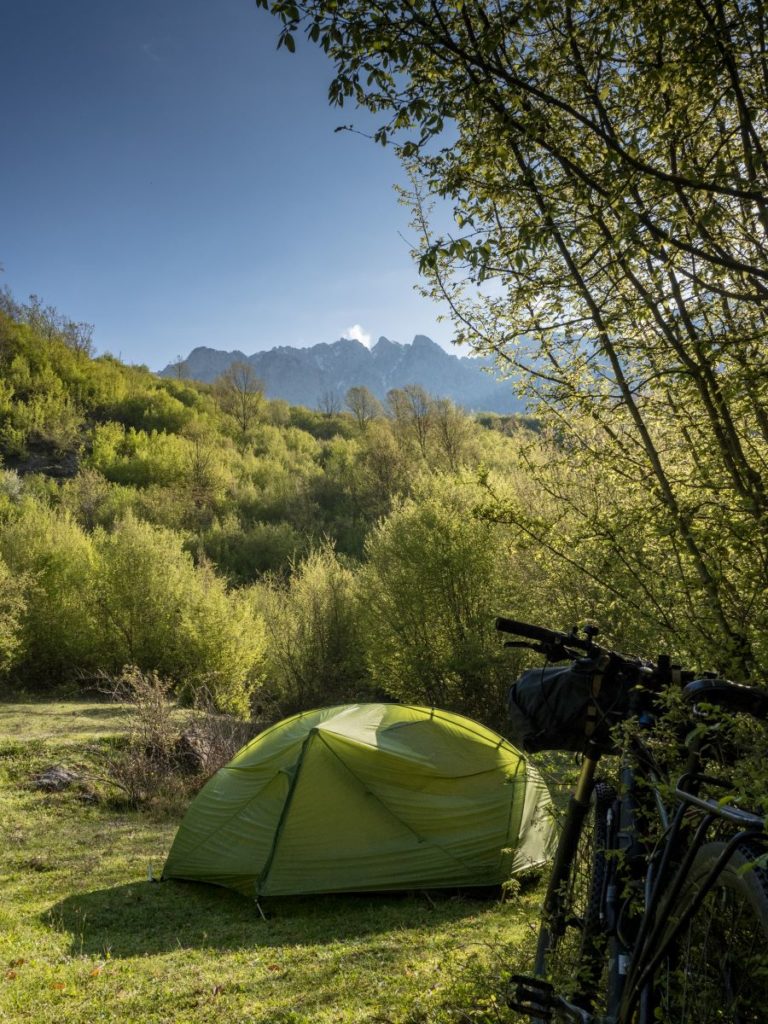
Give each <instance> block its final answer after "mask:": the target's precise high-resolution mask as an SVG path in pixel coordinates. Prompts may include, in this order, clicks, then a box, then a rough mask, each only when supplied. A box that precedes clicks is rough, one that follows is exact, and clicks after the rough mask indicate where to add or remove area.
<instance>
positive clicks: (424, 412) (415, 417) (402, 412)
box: [387, 384, 433, 459]
mask: <svg viewBox="0 0 768 1024" xmlns="http://www.w3.org/2000/svg"><path fill="white" fill-rule="evenodd" d="M387 403H388V405H389V408H390V410H391V412H392V417H393V419H394V421H395V429H396V431H397V433H398V434H399V436H400V438H401V439H402V440H403V441H406V442H409V443H413V444H415V445H416V447H417V448H418V450H419V452H420V453H421V457H422V458H423V459H426V457H427V441H428V439H429V436H430V434H431V432H432V425H433V404H432V399H431V398H430V397H429V395H428V394H427V392H426V391H425V390H424V388H423V387H421V385H420V384H406V385H405V387H402V388H392V390H391V391H389V392H387Z"/></svg>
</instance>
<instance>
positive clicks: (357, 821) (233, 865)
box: [163, 704, 552, 898]
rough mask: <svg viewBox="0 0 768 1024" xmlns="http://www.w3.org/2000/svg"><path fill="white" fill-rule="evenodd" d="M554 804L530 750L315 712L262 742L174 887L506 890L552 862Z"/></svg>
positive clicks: (464, 723) (189, 819) (200, 824)
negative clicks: (182, 883) (186, 883)
mask: <svg viewBox="0 0 768 1024" xmlns="http://www.w3.org/2000/svg"><path fill="white" fill-rule="evenodd" d="M551 832H552V816H551V813H550V799H549V795H548V793H547V790H546V787H545V786H544V783H543V782H542V780H541V778H540V776H539V775H538V774H537V773H536V771H535V769H534V768H532V766H531V765H529V764H528V763H527V761H526V759H525V757H524V755H522V754H521V753H520V752H519V751H518V750H516V749H515V748H514V747H513V746H512V745H511V744H510V743H508V742H507V741H506V740H505V739H503V738H502V737H501V736H499V735H497V734H496V733H494V732H492V731H491V730H490V729H487V728H485V726H483V725H480V724H479V723H478V722H474V721H472V720H471V719H469V718H465V717H463V716H462V715H457V714H453V713H452V712H449V711H439V710H437V709H435V708H424V707H412V706H410V705H403V704H350V705H342V706H339V707H332V708H323V709H322V710H319V711H307V712H304V713H303V714H299V715H295V716H294V717H293V718H288V719H286V720H285V721H282V722H279V723H278V724H277V725H274V726H272V728H270V729H267V730H266V731H265V732H263V733H261V735H259V736H257V737H256V739H254V740H253V741H252V742H251V743H249V744H248V745H247V746H245V747H243V749H242V750H241V751H240V752H239V753H238V754H236V755H235V757H234V758H233V759H232V761H230V763H229V764H228V765H227V766H226V767H225V768H222V769H221V770H220V771H218V772H217V773H216V774H215V775H214V776H213V778H211V779H210V781H209V782H208V783H207V784H206V786H205V787H204V788H203V789H202V790H201V792H200V793H199V794H198V796H197V797H196V798H195V800H194V801H193V802H192V804H191V805H190V807H189V810H188V811H187V814H186V817H185V818H184V821H183V822H182V824H181V827H180V828H179V831H178V833H177V834H176V838H175V840H174V842H173V846H172V848H171V852H170V854H169V855H168V860H167V862H166V865H165V869H164V871H163V877H164V878H184V879H192V880H196V881H201V882H211V883H213V884H215V885H223V886H227V887H229V888H232V889H237V890H239V891H240V892H242V893H245V894H246V895H248V896H251V897H256V898H258V897H259V896H263V895H286V894H298V893H321V892H351V891H376V890H387V889H412V888H441V887H455V886H484V885H498V884H500V883H502V882H504V881H506V880H507V879H509V878H510V877H511V876H512V875H514V874H515V873H519V872H520V871H523V870H525V869H526V868H529V867H534V866H538V865H541V864H543V863H544V862H545V860H546V859H547V856H548V852H549V844H550V836H551Z"/></svg>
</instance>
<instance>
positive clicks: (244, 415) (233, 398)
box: [215, 362, 264, 450]
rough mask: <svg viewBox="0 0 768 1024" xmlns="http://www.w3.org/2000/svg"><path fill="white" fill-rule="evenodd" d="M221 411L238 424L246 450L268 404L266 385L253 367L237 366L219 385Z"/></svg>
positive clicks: (223, 374) (245, 364)
mask: <svg viewBox="0 0 768 1024" xmlns="http://www.w3.org/2000/svg"><path fill="white" fill-rule="evenodd" d="M215 389H216V393H217V394H218V396H219V401H220V403H221V408H222V409H223V410H224V412H226V413H229V415H230V416H232V417H233V419H234V420H235V422H236V424H237V426H238V429H239V432H240V443H241V447H242V448H243V450H245V448H246V447H247V444H248V436H249V434H250V432H251V430H252V429H253V427H254V425H255V424H256V422H257V420H258V417H259V412H260V410H261V406H262V402H263V400H264V382H263V381H262V380H261V378H260V377H258V376H257V375H256V372H255V371H254V369H253V367H252V366H251V364H250V363H243V362H236V363H232V365H231V366H230V367H229V368H228V369H227V370H225V371H224V373H222V374H221V376H220V377H218V378H217V379H216V382H215Z"/></svg>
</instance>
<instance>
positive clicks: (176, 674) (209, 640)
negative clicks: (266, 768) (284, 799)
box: [95, 515, 264, 715]
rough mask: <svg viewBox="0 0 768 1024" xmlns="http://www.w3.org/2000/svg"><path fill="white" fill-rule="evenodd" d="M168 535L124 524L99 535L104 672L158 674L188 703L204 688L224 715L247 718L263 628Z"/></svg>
mask: <svg viewBox="0 0 768 1024" xmlns="http://www.w3.org/2000/svg"><path fill="white" fill-rule="evenodd" d="M183 540H184V537H183V535H181V534H178V533H176V532H174V531H172V530H167V529H164V528H162V527H158V526H152V525H150V524H149V523H142V522H139V521H138V520H136V519H135V518H134V517H133V516H132V515H128V516H126V518H125V519H123V520H122V521H121V522H120V523H119V524H118V526H117V527H116V528H115V530H114V531H113V532H112V533H105V532H104V531H97V534H96V549H97V553H98V558H99V565H98V573H97V576H96V585H95V599H96V604H97V614H98V616H99V619H100V621H101V623H102V626H103V637H104V646H103V656H102V657H103V662H102V664H103V666H104V667H105V668H107V670H108V671H112V672H114V671H116V670H118V669H119V667H120V666H121V665H123V664H126V663H130V664H135V665H138V666H139V668H141V669H143V670H155V671H158V672H160V673H161V675H163V676H165V677H167V678H169V679H172V680H173V681H174V683H175V684H176V686H177V688H178V690H179V692H181V693H183V694H186V695H187V696H189V695H191V693H192V692H193V691H194V689H195V688H196V687H198V686H201V685H205V686H207V687H208V689H209V690H210V692H211V694H212V695H213V697H214V699H215V701H216V703H217V705H218V707H219V708H220V709H221V710H225V711H233V712H235V713H237V714H239V715H245V714H247V712H248V708H249V698H250V696H251V694H252V693H253V691H254V689H255V688H256V686H257V685H258V682H259V667H260V662H261V659H262V656H263V652H264V627H263V624H262V623H261V621H260V619H259V618H258V616H257V615H256V613H255V611H254V608H253V604H252V601H251V599H250V596H249V595H248V594H247V593H244V592H238V591H234V592H232V593H228V592H227V590H226V586H225V583H224V581H223V580H222V579H221V578H219V577H218V576H216V574H215V573H214V572H213V570H212V569H211V568H210V566H207V565H203V566H199V567H196V566H195V565H194V563H193V561H192V557H191V555H190V554H189V553H188V552H186V551H185V550H184V549H183V547H182V544H183Z"/></svg>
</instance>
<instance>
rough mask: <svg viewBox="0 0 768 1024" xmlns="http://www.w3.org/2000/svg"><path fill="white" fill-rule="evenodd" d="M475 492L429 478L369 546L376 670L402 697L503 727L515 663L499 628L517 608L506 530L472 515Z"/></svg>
mask: <svg viewBox="0 0 768 1024" xmlns="http://www.w3.org/2000/svg"><path fill="white" fill-rule="evenodd" d="M475 497H476V495H475V494H474V491H473V489H470V488H466V487H461V486H460V485H459V484H457V483H456V482H455V481H453V480H451V479H448V478H441V477H433V478H431V479H426V480H423V481H422V482H421V483H420V484H419V485H418V487H417V493H416V496H415V497H414V498H413V499H407V500H405V501H402V502H401V503H400V505H398V506H397V507H396V508H395V510H394V511H393V512H392V514H391V515H390V516H389V517H388V518H387V519H385V520H383V521H382V522H381V523H380V524H379V525H378V527H377V528H376V529H375V530H374V531H373V532H372V533H371V535H370V536H369V539H368V542H367V543H366V554H367V556H368V560H369V561H368V565H367V567H366V569H365V572H364V580H363V587H364V603H365V611H366V615H365V623H366V637H367V653H368V667H369V669H370V672H371V675H372V677H373V679H374V681H375V682H376V683H377V684H378V685H379V686H380V687H381V688H383V689H385V690H387V691H388V692H389V693H391V694H393V695H394V696H396V697H398V698H399V699H401V700H406V701H414V702H418V703H422V704H428V705H432V704H434V705H437V706H440V707H445V708H449V709H453V710H456V711H461V712H463V713H464V714H468V715H471V716H474V717H476V718H479V719H481V720H482V721H485V722H487V723H488V724H489V725H495V726H497V727H498V726H499V725H500V723H501V722H502V721H503V718H504V695H505V692H506V687H507V685H508V678H509V671H510V666H509V662H508V660H507V659H506V658H505V657H504V654H503V653H502V651H501V649H500V645H499V642H498V638H497V637H496V635H495V631H494V629H493V623H494V617H495V615H496V614H498V613H499V611H500V610H501V609H502V608H504V607H505V605H506V604H507V603H508V597H509V595H508V590H507V567H506V566H505V557H504V549H503V545H502V538H501V536H500V534H499V531H498V530H497V529H496V528H494V527H493V526H492V525H490V524H488V523H485V522H481V521H479V520H477V519H475V518H474V517H473V516H472V514H471V508H472V504H473V499H474V498H475Z"/></svg>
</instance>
